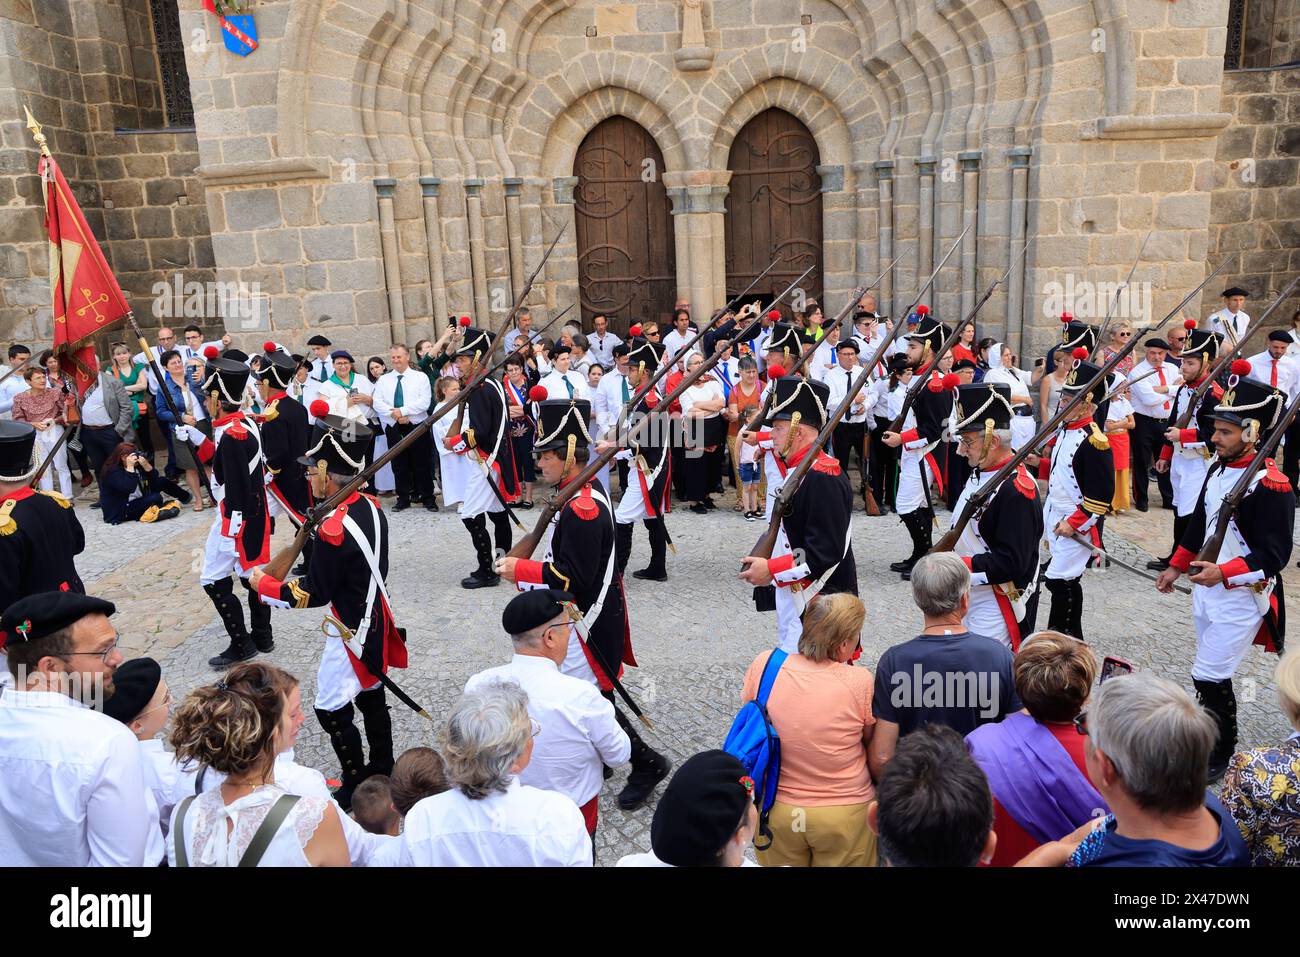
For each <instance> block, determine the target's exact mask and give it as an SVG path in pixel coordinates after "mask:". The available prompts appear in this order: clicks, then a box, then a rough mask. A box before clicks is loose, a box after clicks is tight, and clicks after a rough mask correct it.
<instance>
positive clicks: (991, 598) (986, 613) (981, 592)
mask: <svg viewBox="0 0 1300 957" xmlns="http://www.w3.org/2000/svg"><path fill="white" fill-rule="evenodd" d="M962 625H963V626H964V627H965V628H966V630H967V631H969V632H970V633H971V634H974V635H983V636H984V637H985V638H993V639H995V640H997V641H1000V642H1002V644H1004V645H1006V646H1007V649H1008V650H1010V648H1011V635H1010V634H1009V633H1008V632H1007V620H1006V619H1005V618H1003V617H1002V609H1001V608H999V607H998V599H997V596H996V595H995V594H994V593H993V586H991V585H972V586H971V590H970V607H969V608H967V609H966V617H965V618H963V619H962Z"/></svg>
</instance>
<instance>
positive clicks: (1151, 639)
mask: <svg viewBox="0 0 1300 957" xmlns="http://www.w3.org/2000/svg"><path fill="white" fill-rule="evenodd" d="M540 498H541V496H540V495H539V500H540ZM390 501H391V500H390ZM730 504H731V497H730V495H727V496H723V497H722V498H720V499H719V505H720V507H719V509H718V510H717V511H716V512H713V513H711V514H709V515H706V516H697V515H692V514H690V513H688V512H676V513H674V514H672V515H671V516H670V517H669V522H670V527H671V530H672V535H673V539H674V541H675V543H676V545H677V549H678V553H677V555H676V556H673V555H671V554H670V555H669V560H668V562H669V572H670V575H671V578H670V580H669V581H668V582H667V583H665V584H656V583H651V582H642V581H637V580H635V579H632V578H631V577H630V576H629V578H628V581H627V594H628V600H629V606H630V609H631V616H632V634H633V642H634V646H635V649H636V656H637V659H638V661H639V662H640V665H641V667H639V668H635V669H629V677H628V678H627V680H626V685H627V688H628V690H629V691H630V692H631V693H632V695H633V696H634V697H635V698H636V699H637V701H638V702H639V703H640V704H641V706H642V707H643V709H644V710H645V711H646V713H647V714H648V715H650V716H651V719H652V720H653V721H654V730H652V731H648V732H646V734H645V737H646V739H647V740H648V741H649V742H650V743H651V744H652V745H653V746H655V747H657V748H659V749H660V750H662V751H663V752H664V753H666V754H667V755H668V756H670V757H671V758H672V760H673V761H674V763H677V764H679V763H680V762H681V761H682V760H683V759H685V758H686V757H688V756H689V755H691V754H693V753H695V752H697V751H700V750H702V749H705V748H710V747H717V746H718V745H719V744H720V743H721V741H722V739H723V737H724V735H725V733H726V730H727V727H728V725H729V723H730V721H731V719H732V717H733V716H734V714H735V712H736V710H737V707H738V704H739V693H740V685H741V680H742V677H743V674H744V671H745V668H746V667H747V666H748V664H749V663H750V662H751V661H752V660H753V658H754V657H755V656H756V655H757V654H759V653H760V652H761V651H764V650H765V649H767V648H769V647H771V642H772V639H773V636H774V634H775V616H773V615H760V614H758V613H756V612H755V611H754V609H753V605H752V602H751V600H750V590H749V588H748V587H746V586H745V585H744V584H743V583H742V582H740V581H739V580H738V579H737V578H736V574H737V572H738V570H739V559H740V557H741V556H742V555H744V554H746V553H747V552H748V550H749V548H750V547H751V546H752V544H753V542H754V541H755V539H756V538H757V536H758V534H759V533H760V531H761V529H762V526H761V525H760V524H759V523H751V522H745V521H744V520H743V519H742V518H741V517H740V515H738V514H737V513H735V512H732V511H731V510H730V508H729V506H730ZM78 512H79V515H80V518H81V520H82V523H83V525H84V526H85V528H86V533H87V547H86V552H85V554H84V555H82V557H81V559H80V560H79V565H78V567H79V569H80V570H81V572H82V577H83V578H84V579H85V581H86V583H87V587H88V589H89V590H90V591H91V592H92V593H94V594H99V595H102V596H103V597H106V598H110V599H112V600H114V601H116V602H117V603H118V608H119V612H118V615H117V617H116V624H117V627H118V629H119V630H120V631H121V632H122V635H123V645H124V648H125V649H126V652H127V654H128V656H137V655H141V654H148V655H152V656H154V657H156V658H158V659H159V660H160V661H161V662H162V665H163V670H164V673H165V674H166V676H167V680H168V683H169V684H170V685H171V687H172V689H173V691H174V692H175V693H176V694H177V695H178V697H179V696H180V695H183V694H185V693H186V692H187V691H188V690H189V689H191V688H193V687H195V686H196V685H198V684H202V683H205V682H208V681H211V680H212V679H213V674H214V673H213V671H212V670H211V669H210V668H208V666H207V659H208V658H209V657H210V656H211V655H212V654H214V653H216V652H217V651H219V650H220V649H221V648H222V647H224V645H225V635H224V632H223V631H222V629H221V626H220V624H219V623H218V621H217V618H216V615H215V612H214V611H213V609H212V606H211V604H210V603H209V601H208V599H207V596H206V595H204V593H203V592H202V590H201V589H200V588H199V585H198V564H197V560H198V557H199V556H201V549H202V545H203V540H204V537H205V535H206V534H207V529H208V526H209V524H210V522H211V520H212V516H213V514H214V513H213V512H211V511H208V512H204V513H202V514H195V513H192V512H190V511H188V510H187V511H185V512H183V513H182V516H181V517H180V518H179V519H176V520H174V521H170V522H166V523H164V524H161V525H152V526H150V525H133V526H119V527H117V528H111V527H108V526H106V525H104V524H103V523H102V522H101V521H100V519H99V513H98V512H97V511H93V510H90V509H89V508H88V507H87V506H86V504H85V502H84V501H82V502H79V503H78ZM536 514H537V513H536V512H532V513H529V512H522V513H520V515H521V518H522V519H523V520H524V522H525V524H529V523H530V519H535V516H536ZM1170 514H1171V513H1169V512H1164V511H1160V510H1154V511H1152V512H1150V513H1148V514H1146V515H1142V514H1140V513H1130V514H1129V515H1125V516H1118V517H1115V518H1113V519H1111V520H1110V521H1111V526H1110V528H1109V529H1108V534H1107V539H1108V544H1109V545H1110V547H1111V548H1112V549H1114V551H1115V553H1116V554H1117V555H1119V556H1121V557H1124V558H1126V559H1135V560H1138V561H1139V562H1145V561H1146V560H1147V559H1148V558H1149V557H1150V554H1151V552H1154V551H1156V550H1158V549H1161V548H1164V547H1166V546H1165V543H1166V540H1167V538H1168V536H1169V529H1170V523H1171V520H1170V518H1169V516H1170ZM390 527H391V534H392V560H391V572H390V577H389V590H390V593H391V594H392V596H393V600H394V603H395V606H396V607H395V611H396V615H397V620H398V621H399V623H401V624H403V625H405V626H406V627H407V629H408V630H409V649H410V659H411V667H410V668H409V669H408V670H406V671H404V672H398V673H396V675H395V677H396V678H397V680H398V682H399V683H400V684H401V685H402V686H403V687H404V688H405V689H406V690H407V691H408V692H409V693H410V694H411V695H412V696H413V697H414V698H415V699H416V700H417V701H419V702H420V703H421V704H423V705H424V706H425V707H426V708H428V710H429V711H430V713H431V714H433V715H435V718H436V717H437V716H439V715H441V714H444V713H445V711H446V708H447V707H448V705H449V704H450V703H451V701H452V700H453V699H454V698H455V697H456V695H457V694H458V693H459V691H460V690H461V688H462V687H463V686H464V683H465V681H466V679H467V678H469V676H470V675H472V674H474V673H475V672H476V671H479V670H481V669H483V668H486V667H489V666H492V665H497V664H500V663H501V662H503V661H504V660H506V659H507V657H508V656H509V655H510V643H509V640H508V639H507V638H506V637H505V636H504V635H503V634H502V633H501V630H500V624H499V622H500V616H501V609H502V607H503V606H504V604H505V602H506V601H507V600H508V598H509V597H510V595H511V594H512V592H511V591H508V590H507V587H506V586H504V585H503V586H501V587H498V588H495V589H481V590H478V591H465V590H463V589H461V588H460V587H459V581H460V579H461V577H462V576H463V575H465V574H466V573H468V571H469V570H470V567H471V565H472V561H471V553H470V545H469V540H468V535H467V534H466V532H465V530H464V528H463V527H462V526H461V524H460V522H459V521H458V519H457V517H456V516H455V515H454V514H453V513H450V512H441V513H438V514H436V515H431V514H429V513H427V512H425V511H424V510H423V509H411V510H410V511H407V512H403V513H401V514H397V515H393V514H392V513H390ZM287 541H288V535H287V534H286V532H285V530H284V529H281V530H280V531H279V532H278V533H277V536H276V544H277V545H279V544H285V543H287ZM1143 544H1145V548H1144V547H1143ZM908 547H909V543H908V538H907V535H906V533H905V531H904V529H903V527H902V525H901V524H900V523H899V521H898V519H897V517H896V516H893V515H890V516H886V517H880V518H868V517H867V516H865V515H863V514H862V513H860V512H859V513H857V514H855V516H854V551H855V555H856V557H857V563H858V575H859V582H860V587H861V592H862V597H863V599H864V600H865V601H866V603H867V611H868V616H867V627H866V629H865V631H864V634H863V636H862V642H863V658H862V663H863V664H865V665H866V666H867V667H873V666H874V664H875V662H876V660H877V659H878V658H879V656H880V654H881V653H882V652H883V651H884V650H885V649H886V648H887V647H889V646H890V645H892V644H895V643H897V642H899V641H903V640H905V639H907V638H910V637H912V636H913V635H914V634H915V632H916V630H917V629H918V627H919V621H920V619H919V614H918V613H917V611H916V609H915V607H914V606H913V605H912V602H911V593H910V589H909V586H908V585H907V584H906V583H905V582H902V581H901V580H900V579H899V577H898V576H897V575H896V574H892V573H890V572H889V570H888V567H887V566H888V565H889V563H890V562H892V561H897V560H899V559H901V558H903V557H905V555H906V553H907V551H908ZM1297 554H1300V550H1298V551H1297ZM646 558H647V543H646V540H645V532H644V529H643V528H641V527H638V529H637V533H636V539H635V544H634V547H633V555H632V560H631V564H630V566H629V567H630V568H638V567H641V565H643V564H644V563H645V561H646ZM1288 578H1289V579H1290V585H1291V589H1292V590H1291V594H1292V595H1295V594H1300V575H1298V574H1297V572H1296V569H1295V568H1294V566H1292V568H1291V570H1290V572H1289V573H1288ZM1085 601H1086V610H1085V615H1084V623H1085V630H1086V631H1087V632H1088V634H1087V638H1088V641H1089V643H1090V644H1091V645H1092V646H1093V647H1094V649H1095V650H1096V652H1097V654H1098V656H1099V657H1100V656H1103V655H1106V654H1115V655H1119V656H1121V657H1124V658H1126V659H1128V660H1130V661H1132V662H1133V664H1134V666H1135V667H1136V668H1139V669H1143V670H1154V671H1157V672H1158V673H1160V674H1163V675H1167V676H1169V677H1171V678H1173V679H1174V680H1176V681H1179V682H1181V683H1182V684H1184V685H1185V686H1186V687H1187V688H1188V689H1189V690H1190V688H1191V678H1190V667H1191V662H1192V658H1193V656H1194V644H1195V642H1194V636H1193V632H1192V627H1191V605H1190V600H1189V599H1188V598H1187V597H1186V596H1183V595H1173V596H1165V595H1160V594H1158V593H1157V592H1156V591H1155V589H1154V587H1153V586H1151V585H1150V584H1149V583H1148V582H1145V581H1143V580H1142V579H1140V578H1138V577H1136V576H1134V575H1132V574H1131V573H1129V572H1126V571H1123V570H1121V569H1118V568H1114V569H1111V570H1107V571H1090V572H1088V573H1087V575H1086V578H1085ZM1039 620H1040V622H1044V621H1046V607H1044V609H1043V613H1042V614H1041V615H1040V619H1039ZM320 621H321V617H320V613H319V612H318V611H284V610H279V609H277V610H276V611H275V613H274V616H273V623H274V629H275V641H276V647H275V651H274V652H272V653H271V654H270V655H269V658H270V660H271V661H273V662H274V663H276V664H277V665H280V666H282V667H284V668H286V669H288V670H289V671H290V672H292V673H294V674H295V675H297V676H298V677H299V678H300V679H301V681H302V685H303V698H304V701H305V702H310V701H311V698H312V694H313V690H314V686H315V674H316V664H317V660H318V655H319V650H320V646H321V642H322V641H323V640H324V638H323V637H322V635H321V633H320V631H319V626H320ZM1290 631H1291V633H1292V634H1294V632H1295V629H1294V628H1292V629H1290ZM1275 661H1276V659H1275V658H1273V657H1272V656H1270V655H1265V654H1264V653H1263V652H1262V651H1260V650H1259V649H1252V651H1251V652H1250V654H1249V655H1248V656H1247V658H1246V660H1245V662H1244V664H1243V665H1242V668H1241V670H1240V672H1239V674H1238V685H1237V687H1238V695H1239V697H1240V699H1241V704H1240V719H1241V745H1242V746H1243V747H1245V746H1252V745H1256V744H1260V743H1263V742H1271V741H1277V740H1279V739H1280V738H1282V737H1285V736H1286V734H1287V733H1288V732H1289V730H1290V729H1289V727H1288V726H1287V724H1286V722H1285V720H1284V719H1283V717H1282V716H1281V714H1280V712H1279V709H1278V707H1277V705H1276V692H1275V689H1274V685H1273V680H1272V671H1273V667H1274V664H1275ZM392 704H393V714H394V735H395V738H396V749H397V752H398V753H400V752H401V751H402V750H404V749H406V748H409V747H413V746H416V745H421V744H436V742H435V737H436V730H437V729H436V728H435V727H433V726H431V725H429V724H428V723H427V722H426V721H424V719H422V718H419V717H418V716H416V715H414V714H412V713H410V712H409V711H407V710H406V709H405V708H404V707H403V706H402V705H401V704H400V703H398V702H396V701H393V702H392ZM297 752H298V760H299V761H301V762H303V763H305V764H309V765H312V766H314V767H317V768H320V769H321V770H322V771H324V772H325V773H326V774H327V775H328V776H335V775H336V774H337V768H336V767H335V759H334V755H333V752H332V751H331V750H330V747H329V743H328V741H327V739H326V737H325V735H324V734H323V733H322V732H321V731H320V729H319V726H318V725H317V723H316V721H315V719H314V718H313V717H309V718H308V721H307V725H306V727H304V729H303V732H302V735H301V737H300V739H299V742H298V748H297ZM626 773H627V772H626V770H623V771H619V772H618V773H616V775H615V777H614V778H613V780H612V781H610V782H609V784H608V785H607V786H606V788H605V790H604V792H603V794H602V800H601V807H600V821H601V825H600V829H599V831H598V833H597V836H596V843H597V857H598V861H599V862H600V863H601V864H612V863H613V862H614V861H616V860H617V859H618V858H619V857H620V856H622V855H623V854H626V853H631V852H634V851H638V850H645V849H648V848H649V845H650V819H651V815H652V811H651V809H650V808H643V809H641V810H639V811H636V812H633V813H630V814H629V813H624V812H623V811H620V810H619V809H618V808H617V807H616V806H615V804H614V800H613V798H614V795H616V794H617V792H618V790H619V788H620V787H621V786H622V783H623V781H624V780H625V777H626Z"/></svg>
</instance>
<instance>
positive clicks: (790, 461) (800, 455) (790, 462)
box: [782, 442, 813, 468]
mask: <svg viewBox="0 0 1300 957" xmlns="http://www.w3.org/2000/svg"><path fill="white" fill-rule="evenodd" d="M812 447H813V443H811V442H809V443H808V444H807V445H805V446H804V447H803V448H801V449H800V450H799V451H798V452H795V453H794V454H793V455H791V456H790V457H789V458H784V457H783V458H782V461H783V462H785V464H786V466H787V467H789V468H794V466H796V465H798V464H799V463H800V462H802V461H803V459H804V456H806V455H807V454H808V452H809V450H810V449H812Z"/></svg>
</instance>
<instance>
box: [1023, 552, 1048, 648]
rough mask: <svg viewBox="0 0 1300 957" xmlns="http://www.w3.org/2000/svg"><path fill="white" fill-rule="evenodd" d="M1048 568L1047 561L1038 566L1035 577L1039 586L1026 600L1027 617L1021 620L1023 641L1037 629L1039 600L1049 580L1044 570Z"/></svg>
mask: <svg viewBox="0 0 1300 957" xmlns="http://www.w3.org/2000/svg"><path fill="white" fill-rule="evenodd" d="M1046 570H1047V563H1044V564H1042V565H1040V566H1038V575H1037V576H1036V577H1035V579H1034V581H1036V582H1037V583H1038V587H1037V588H1035V589H1034V593H1033V594H1032V595H1030V596H1029V599H1028V600H1027V601H1026V602H1025V617H1024V620H1023V621H1021V622H1020V639H1021V640H1022V641H1023V640H1024V639H1026V638H1028V637H1029V636H1030V635H1032V634H1033V633H1034V632H1035V631H1036V630H1037V627H1038V602H1039V599H1040V598H1042V596H1043V589H1044V588H1045V587H1046V581H1047V580H1046V579H1045V578H1043V572H1045V571H1046Z"/></svg>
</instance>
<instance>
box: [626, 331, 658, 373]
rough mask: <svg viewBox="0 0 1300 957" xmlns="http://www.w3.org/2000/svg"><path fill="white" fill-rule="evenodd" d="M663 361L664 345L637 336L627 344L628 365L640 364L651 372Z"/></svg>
mask: <svg viewBox="0 0 1300 957" xmlns="http://www.w3.org/2000/svg"><path fill="white" fill-rule="evenodd" d="M663 361H664V347H663V346H662V345H660V344H659V343H657V342H651V341H650V340H649V339H643V338H641V337H640V336H637V337H636V338H635V339H633V340H632V341H631V342H630V343H629V344H628V346H627V362H628V366H629V367H631V366H641V367H642V368H644V369H645V371H646V372H650V373H653V372H655V371H656V370H657V369H658V368H659V365H660V364H661V363H662V362H663Z"/></svg>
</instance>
